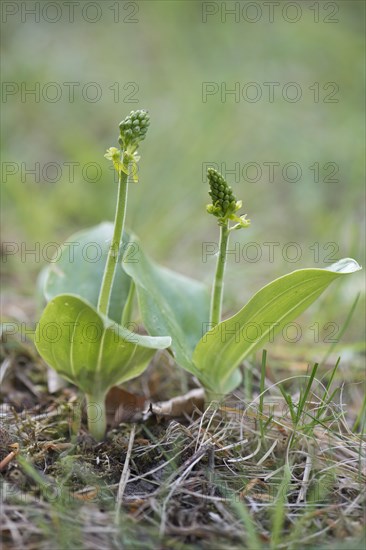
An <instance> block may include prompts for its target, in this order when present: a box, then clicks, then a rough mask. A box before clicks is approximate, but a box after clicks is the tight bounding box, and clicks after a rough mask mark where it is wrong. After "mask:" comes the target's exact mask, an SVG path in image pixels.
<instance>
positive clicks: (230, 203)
mask: <svg viewBox="0 0 366 550" xmlns="http://www.w3.org/2000/svg"><path fill="white" fill-rule="evenodd" d="M207 178H208V182H209V185H210V191H209V195H210V196H211V198H212V204H208V205H207V212H208V213H209V214H213V215H214V216H216V217H217V218H219V225H222V224H223V223H224V224H226V223H227V221H228V220H233V221H235V222H237V223H236V225H234V226H233V227H230V231H231V230H233V229H240V228H241V227H248V226H249V225H250V220H247V219H246V215H243V216H240V217H238V216H236V215H235V212H237V211H238V210H240V208H241V207H242V205H243V203H242V201H237V200H236V198H235V196H234V194H233V191H232V189H231V187H230V186H229V185H228V184H227V182H226V181H225V179H224V178H223V176H222V175H221V174H220V173H219V172H217V170H215V169H214V168H208V170H207Z"/></svg>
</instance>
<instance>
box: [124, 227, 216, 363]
mask: <svg viewBox="0 0 366 550" xmlns="http://www.w3.org/2000/svg"><path fill="white" fill-rule="evenodd" d="M130 243H135V245H136V246H135V249H136V250H137V252H136V254H135V255H134V258H133V259H132V258H129V255H128V254H126V255H125V257H124V258H123V264H122V265H123V268H124V269H125V271H126V272H127V273H128V275H130V277H131V278H132V279H133V280H134V282H135V285H136V290H137V297H138V302H139V307H140V312H141V316H142V320H143V323H144V326H145V328H146V330H147V331H148V332H149V334H152V335H154V336H162V335H164V334H169V335H170V336H171V337H172V345H171V347H172V350H173V352H174V355H175V359H176V361H177V363H178V364H179V365H181V366H182V367H183V368H185V369H186V370H188V371H190V372H193V373H194V374H197V373H196V371H195V368H194V365H193V363H192V354H193V350H194V348H195V346H196V344H197V342H198V341H199V339H200V338H201V337H202V335H203V334H204V333H205V332H206V330H207V327H208V319H209V306H210V295H209V291H208V289H207V287H206V286H205V285H204V284H202V283H200V282H198V281H195V280H193V279H190V278H189V277H185V276H183V275H181V274H179V273H176V272H174V271H171V270H170V269H167V268H164V267H161V266H159V265H157V264H156V263H155V262H153V261H151V260H150V258H149V257H148V256H146V255H145V254H144V252H143V251H142V250H141V247H140V244H139V240H138V239H137V238H136V237H135V236H133V235H131V238H130Z"/></svg>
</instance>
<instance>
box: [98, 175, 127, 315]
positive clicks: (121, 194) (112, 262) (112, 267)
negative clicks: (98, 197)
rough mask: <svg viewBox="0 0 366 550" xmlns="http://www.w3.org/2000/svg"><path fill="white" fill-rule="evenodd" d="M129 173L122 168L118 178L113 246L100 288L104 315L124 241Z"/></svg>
mask: <svg viewBox="0 0 366 550" xmlns="http://www.w3.org/2000/svg"><path fill="white" fill-rule="evenodd" d="M127 180H128V175H127V174H125V172H122V170H121V171H120V173H119V180H118V197H117V207H116V215H115V218H114V232H113V238H112V242H111V246H110V248H109V252H108V258H107V262H106V264H105V268H104V274H103V281H102V286H101V288H100V293H99V300H98V311H99V312H100V313H103V314H104V315H108V310H109V303H110V299H111V294H112V286H113V281H114V276H115V273H116V269H117V262H118V258H119V251H120V246H121V243H122V236H123V226H124V222H125V216H126V206H127V189H128V181H127Z"/></svg>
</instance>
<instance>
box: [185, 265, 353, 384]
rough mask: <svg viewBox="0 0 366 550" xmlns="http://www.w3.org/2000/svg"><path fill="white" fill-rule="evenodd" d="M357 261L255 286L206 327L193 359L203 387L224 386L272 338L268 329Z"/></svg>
mask: <svg viewBox="0 0 366 550" xmlns="http://www.w3.org/2000/svg"><path fill="white" fill-rule="evenodd" d="M359 269H361V267H360V266H359V265H358V263H357V262H356V261H355V260H352V259H350V258H345V259H343V260H340V261H339V262H337V263H335V264H333V265H331V266H329V267H328V268H326V269H300V270H297V271H294V272H292V273H290V274H288V275H285V276H283V277H280V278H278V279H276V280H274V281H272V282H271V283H269V284H268V285H266V286H265V287H263V288H262V289H261V290H259V291H258V292H257V293H256V294H255V295H254V296H253V297H252V298H251V299H250V300H249V302H248V303H247V304H246V305H245V306H244V307H243V308H242V309H241V310H240V311H239V312H238V313H236V314H235V315H234V316H233V317H230V318H229V319H226V320H225V321H223V322H222V323H219V324H218V325H217V326H216V327H214V328H213V329H211V330H210V331H209V332H207V333H206V334H205V335H204V336H203V337H202V338H201V340H200V341H199V343H198V344H197V347H196V349H195V351H194V354H193V361H194V363H195V366H196V368H197V369H198V371H199V373H200V375H199V376H200V377H201V378H203V379H204V380H205V383H206V384H208V385H209V387H210V388H211V389H212V390H214V391H217V392H222V393H225V392H227V391H228V390H227V387H228V384H227V383H228V380H229V377H230V376H231V375H232V373H233V372H234V371H235V369H236V368H237V367H238V366H239V365H240V363H241V362H242V361H243V359H244V358H245V357H246V356H247V355H249V354H251V353H253V352H254V351H256V350H257V349H258V348H259V347H261V346H263V345H265V344H267V343H268V342H269V341H271V340H272V337H273V335H274V334H276V333H277V332H279V331H280V330H282V329H283V328H284V326H285V325H286V324H287V323H289V322H290V321H293V320H294V319H295V318H296V317H297V316H298V315H300V314H301V313H302V312H303V311H305V309H307V308H308V307H309V306H310V305H311V304H312V303H313V302H314V301H315V300H316V299H317V298H318V296H320V294H321V293H322V292H323V291H324V290H325V289H326V288H327V286H328V285H329V284H330V283H331V282H332V281H334V280H335V279H338V278H339V277H342V276H344V275H345V274H347V273H353V272H355V271H358V270H359Z"/></svg>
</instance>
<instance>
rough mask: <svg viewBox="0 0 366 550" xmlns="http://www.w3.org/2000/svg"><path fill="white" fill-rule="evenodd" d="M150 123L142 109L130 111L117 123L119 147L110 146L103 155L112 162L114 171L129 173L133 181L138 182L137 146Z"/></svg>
mask: <svg viewBox="0 0 366 550" xmlns="http://www.w3.org/2000/svg"><path fill="white" fill-rule="evenodd" d="M149 125H150V117H149V113H148V112H147V111H144V110H139V111H131V112H130V114H129V115H128V116H127V117H126V118H125V119H124V120H122V122H120V124H119V129H120V135H119V138H118V143H119V144H120V147H121V149H117V147H110V148H109V149H107V152H106V154H105V155H104V156H105V158H106V159H108V160H111V161H112V162H113V166H114V168H115V170H116V172H117V173H118V174H119V173H120V172H124V173H125V174H127V175H130V176H131V177H132V179H133V181H134V182H138V176H137V172H138V169H137V163H138V161H139V160H140V157H139V155H138V154H137V148H138V146H139V143H140V141H142V140H143V139H145V137H146V134H147V130H148V127H149Z"/></svg>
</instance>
